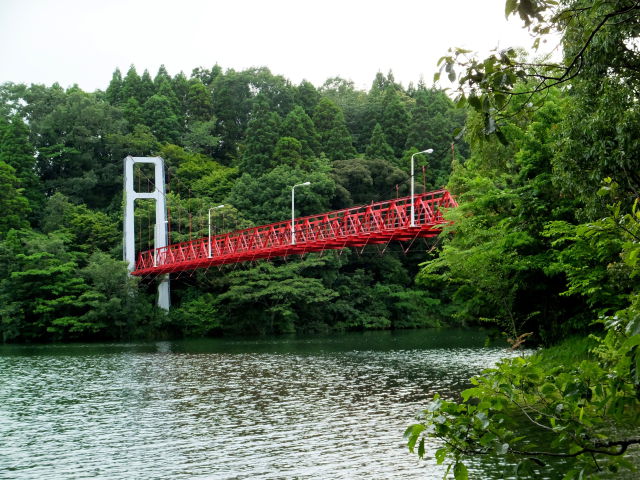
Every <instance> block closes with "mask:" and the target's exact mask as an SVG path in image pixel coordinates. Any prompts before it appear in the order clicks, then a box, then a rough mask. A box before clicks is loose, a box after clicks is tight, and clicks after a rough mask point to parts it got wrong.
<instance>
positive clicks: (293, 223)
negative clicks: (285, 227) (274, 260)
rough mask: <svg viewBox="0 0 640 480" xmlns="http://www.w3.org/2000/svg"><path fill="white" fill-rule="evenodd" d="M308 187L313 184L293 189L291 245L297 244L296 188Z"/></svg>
mask: <svg viewBox="0 0 640 480" xmlns="http://www.w3.org/2000/svg"><path fill="white" fill-rule="evenodd" d="M307 185H311V182H304V183H298V184H297V185H294V186H293V187H291V245H295V244H296V224H295V217H296V214H295V208H296V187H306V186H307Z"/></svg>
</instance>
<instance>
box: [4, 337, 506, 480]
mask: <svg viewBox="0 0 640 480" xmlns="http://www.w3.org/2000/svg"><path fill="white" fill-rule="evenodd" d="M485 336H486V334H485V333H483V332H481V331H468V330H467V331H462V330H420V331H403V332H367V333H352V334H341V335H336V336H333V337H328V336H322V337H305V338H300V337H292V338H275V339H273V338H270V339H263V338H261V339H235V340H230V339H211V340H199V341H180V342H153V343H127V344H76V345H46V346H0V478H11V479H45V478H46V479H65V480H66V479H84V478H86V479H110V480H113V479H172V480H173V479H209V478H211V479H405V480H406V479H431V478H434V479H435V478H442V475H443V473H444V469H443V467H441V466H437V465H436V464H435V460H433V457H432V456H431V457H430V458H429V459H427V460H426V461H418V460H417V457H416V456H415V455H411V454H410V453H409V452H408V451H407V448H406V444H405V441H404V440H403V438H402V434H403V432H404V430H405V429H406V427H407V426H408V425H410V424H411V423H414V419H415V416H416V414H418V413H419V411H420V410H421V409H423V408H424V407H425V406H426V405H427V403H428V401H429V400H430V398H431V397H432V396H433V394H434V393H436V392H438V393H440V394H441V395H443V396H445V397H453V396H455V395H457V393H458V392H460V391H461V390H462V389H464V388H466V386H467V379H468V378H469V377H470V376H472V375H474V374H477V373H479V372H480V371H481V370H482V369H483V368H486V367H489V366H492V365H493V364H494V363H495V362H496V361H497V360H498V359H500V358H501V357H503V356H506V355H507V352H506V351H505V349H504V348H497V347H496V348H484V347H483V345H484V343H485ZM496 467H497V466H496ZM476 468H479V469H485V470H486V469H487V468H490V467H487V465H484V466H482V465H480V466H476ZM484 478H492V475H490V474H489V472H487V471H485V476H484Z"/></svg>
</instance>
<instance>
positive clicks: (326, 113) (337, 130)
mask: <svg viewBox="0 0 640 480" xmlns="http://www.w3.org/2000/svg"><path fill="white" fill-rule="evenodd" d="M313 123H314V124H315V126H316V130H317V131H318V134H319V135H320V145H321V148H322V151H323V153H324V154H325V155H326V156H327V157H328V158H329V159H330V160H344V159H345V158H350V157H352V156H354V155H355V154H356V150H355V148H353V142H352V140H351V135H350V134H349V130H348V129H347V125H346V123H345V121H344V116H343V114H342V112H341V110H340V109H339V108H338V107H337V106H336V105H335V104H334V103H333V102H331V100H329V99H327V98H323V99H322V100H320V102H319V103H318V105H317V106H316V110H315V113H314V114H313Z"/></svg>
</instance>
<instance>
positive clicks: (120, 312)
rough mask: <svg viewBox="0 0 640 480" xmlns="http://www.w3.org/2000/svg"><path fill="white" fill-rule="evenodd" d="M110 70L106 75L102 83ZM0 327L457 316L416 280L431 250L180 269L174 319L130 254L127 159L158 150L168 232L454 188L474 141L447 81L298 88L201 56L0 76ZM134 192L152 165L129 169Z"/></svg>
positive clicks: (320, 327) (25, 336)
mask: <svg viewBox="0 0 640 480" xmlns="http://www.w3.org/2000/svg"><path fill="white" fill-rule="evenodd" d="M105 83H106V82H105ZM0 99H1V102H0V132H1V144H0V169H1V171H2V197H1V199H0V208H2V211H3V212H4V214H3V217H2V220H1V224H0V332H1V334H2V339H3V341H5V342H16V341H17V342H25V341H27V342H33V341H36V342H42V341H64V340H106V339H128V338H164V337H172V338H175V337H181V336H203V335H219V334H223V333H225V332H226V333H251V334H255V333H261V334H264V333H292V332H325V331H329V330H345V329H371V328H374V329H380V328H414V327H424V326H438V325H441V324H444V323H448V322H453V321H455V320H453V319H452V317H451V312H450V311H449V309H448V305H447V304H448V302H447V300H446V299H445V298H444V297H443V296H442V291H441V290H440V289H438V288H435V289H430V288H424V287H422V286H417V285H416V284H415V276H416V273H417V272H418V268H419V267H418V264H419V263H420V262H421V261H423V260H424V252H425V249H430V250H431V249H432V247H433V245H426V246H425V245H424V244H422V243H421V244H420V245H417V248H413V249H412V250H410V251H408V252H405V250H406V247H407V246H406V245H405V246H404V247H401V246H395V245H391V246H389V247H388V248H387V250H386V252H385V254H384V255H382V253H381V252H380V251H379V250H377V249H375V248H367V249H365V250H359V251H356V250H347V251H343V252H340V253H336V252H330V253H325V254H324V255H308V256H306V257H305V258H298V257H296V258H289V259H286V260H273V261H271V262H263V263H259V264H247V265H240V266H238V265H236V266H228V267H224V268H221V269H212V270H209V271H208V272H197V273H195V274H188V273H187V274H183V275H175V276H174V281H173V282H172V296H173V299H172V301H173V307H172V311H171V313H170V315H165V314H164V313H163V312H158V311H156V310H155V308H154V306H153V304H154V301H153V295H154V288H155V286H154V283H153V282H152V281H151V280H150V279H147V280H146V281H143V282H139V281H137V280H135V279H128V278H127V276H126V268H125V265H124V263H123V262H122V261H121V259H122V214H123V206H122V189H123V185H122V183H123V179H122V173H123V158H124V157H125V156H127V155H133V156H152V155H153V156H155V155H159V156H161V157H163V158H164V159H165V161H166V165H167V170H168V172H167V179H166V180H167V188H168V193H167V203H168V209H169V216H170V222H169V230H170V240H171V242H174V243H175V242H179V241H184V240H187V239H190V238H197V237H201V236H205V235H207V230H208V218H207V212H208V209H209V208H210V207H212V206H216V205H220V204H223V205H225V206H224V208H221V209H216V210H214V211H213V212H212V215H213V218H212V224H213V225H212V227H213V229H214V232H217V233H221V232H224V231H230V230H234V229H237V228H242V227H247V226H252V225H260V224H264V223H270V222H275V221H279V220H283V219H286V218H288V216H289V215H290V189H291V186H292V185H294V184H296V183H301V182H305V181H310V182H311V185H310V187H308V188H304V189H300V190H299V191H298V192H297V201H296V207H297V208H296V210H297V212H296V213H297V214H298V215H309V214H313V213H319V212H323V211H327V210H331V209H339V208H345V207H349V206H353V205H359V204H365V203H369V202H371V201H377V200H385V199H389V198H394V197H396V196H397V195H400V196H402V195H407V194H408V182H407V181H408V178H409V175H408V171H409V158H410V155H411V154H412V153H415V152H417V151H419V150H423V149H425V148H433V149H434V154H433V155H430V156H429V158H428V159H427V160H424V159H422V163H421V164H420V165H422V166H423V167H424V168H423V169H422V171H420V167H419V174H418V178H417V183H418V185H417V189H418V191H422V190H423V189H424V188H426V189H436V188H440V187H441V186H443V185H445V184H446V183H447V181H448V178H449V174H450V172H451V167H452V161H453V159H454V158H457V159H458V160H459V161H460V162H461V163H464V158H466V157H467V156H468V147H467V145H466V143H465V142H464V141H455V139H454V138H453V136H452V135H453V132H454V130H456V128H458V129H459V128H460V127H462V126H463V125H464V122H465V116H466V114H465V111H464V110H459V109H455V108H454V105H453V104H452V102H451V100H450V99H449V98H448V97H447V95H446V94H445V93H444V92H442V91H440V90H437V89H433V88H427V87H426V86H425V85H424V84H423V83H419V84H418V85H417V86H413V85H410V86H409V87H408V88H406V89H405V88H403V87H402V86H401V85H400V84H398V83H397V82H395V81H394V78H393V75H392V74H391V73H389V74H388V75H386V76H385V75H383V74H378V75H377V76H376V78H375V79H374V81H373V84H372V87H371V89H370V90H369V91H360V90H357V89H355V88H354V86H353V84H352V83H350V82H349V81H346V80H344V79H341V78H331V79H329V80H327V81H326V82H325V83H324V84H323V85H322V86H320V87H318V88H316V87H315V86H314V85H312V84H310V83H309V82H302V83H301V84H300V85H293V84H292V83H291V82H290V81H288V80H287V79H286V78H283V77H282V76H279V75H275V74H272V73H271V72H270V71H269V70H268V69H267V68H257V69H250V70H246V71H241V72H236V71H234V70H227V71H223V69H222V68H220V67H219V66H217V65H216V66H214V67H213V68H211V69H202V68H196V69H194V70H193V72H192V73H191V75H190V76H189V77H187V76H186V75H184V74H183V73H179V74H177V75H175V76H173V77H172V76H170V75H169V74H168V73H167V71H166V69H165V68H164V67H161V68H160V69H159V71H158V72H157V73H156V74H155V76H153V77H152V76H151V74H150V73H149V72H148V71H144V72H142V74H140V73H139V72H137V70H136V68H135V67H134V66H131V68H130V69H129V70H128V71H127V72H126V74H124V76H123V75H122V73H121V72H120V71H119V70H116V71H115V72H114V74H113V78H112V79H111V81H110V82H109V83H108V86H107V87H106V88H105V90H104V91H96V92H84V91H82V90H81V89H80V88H78V87H76V86H74V87H71V88H68V89H64V88H62V87H60V86H59V85H57V84H54V85H52V86H45V85H30V86H27V85H21V84H10V83H8V84H4V85H2V87H1V88H0ZM135 176H136V178H135V182H136V189H137V190H138V191H152V190H153V189H154V188H155V185H154V184H153V178H152V177H153V175H151V173H150V172H148V171H145V170H144V169H137V170H136V175H135ZM153 209H154V205H153V203H151V202H150V201H145V200H142V201H138V202H137V203H136V229H137V235H136V236H137V251H140V250H147V249H149V248H151V247H152V245H153V238H152V235H153V233H152V232H153V222H154V220H153V219H154V218H155V217H154V215H153Z"/></svg>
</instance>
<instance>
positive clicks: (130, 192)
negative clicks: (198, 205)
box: [123, 156, 171, 311]
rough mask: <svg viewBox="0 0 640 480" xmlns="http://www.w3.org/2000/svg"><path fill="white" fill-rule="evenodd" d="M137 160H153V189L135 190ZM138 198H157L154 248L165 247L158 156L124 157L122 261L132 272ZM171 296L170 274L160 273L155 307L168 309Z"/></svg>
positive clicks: (161, 170)
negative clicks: (134, 180)
mask: <svg viewBox="0 0 640 480" xmlns="http://www.w3.org/2000/svg"><path fill="white" fill-rule="evenodd" d="M136 163H152V164H154V166H155V175H154V176H155V178H154V180H153V182H154V184H155V190H154V191H153V192H144V193H142V192H136V191H135V188H134V182H133V165H134V164H136ZM138 199H151V200H155V201H156V227H155V232H154V236H153V238H154V241H153V248H154V249H158V248H162V247H166V246H167V244H168V238H167V237H168V235H167V222H166V220H167V203H166V199H165V185H164V160H163V159H162V158H161V157H132V156H128V157H127V158H125V159H124V204H125V207H124V244H123V256H124V260H125V261H126V262H128V263H129V271H130V272H131V271H133V269H134V268H135V264H136V235H135V215H134V204H135V201H136V200H138ZM170 305H171V297H170V294H169V275H168V274H166V275H161V276H160V277H159V282H158V307H160V308H162V309H163V310H167V311H168V310H169V306H170Z"/></svg>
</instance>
